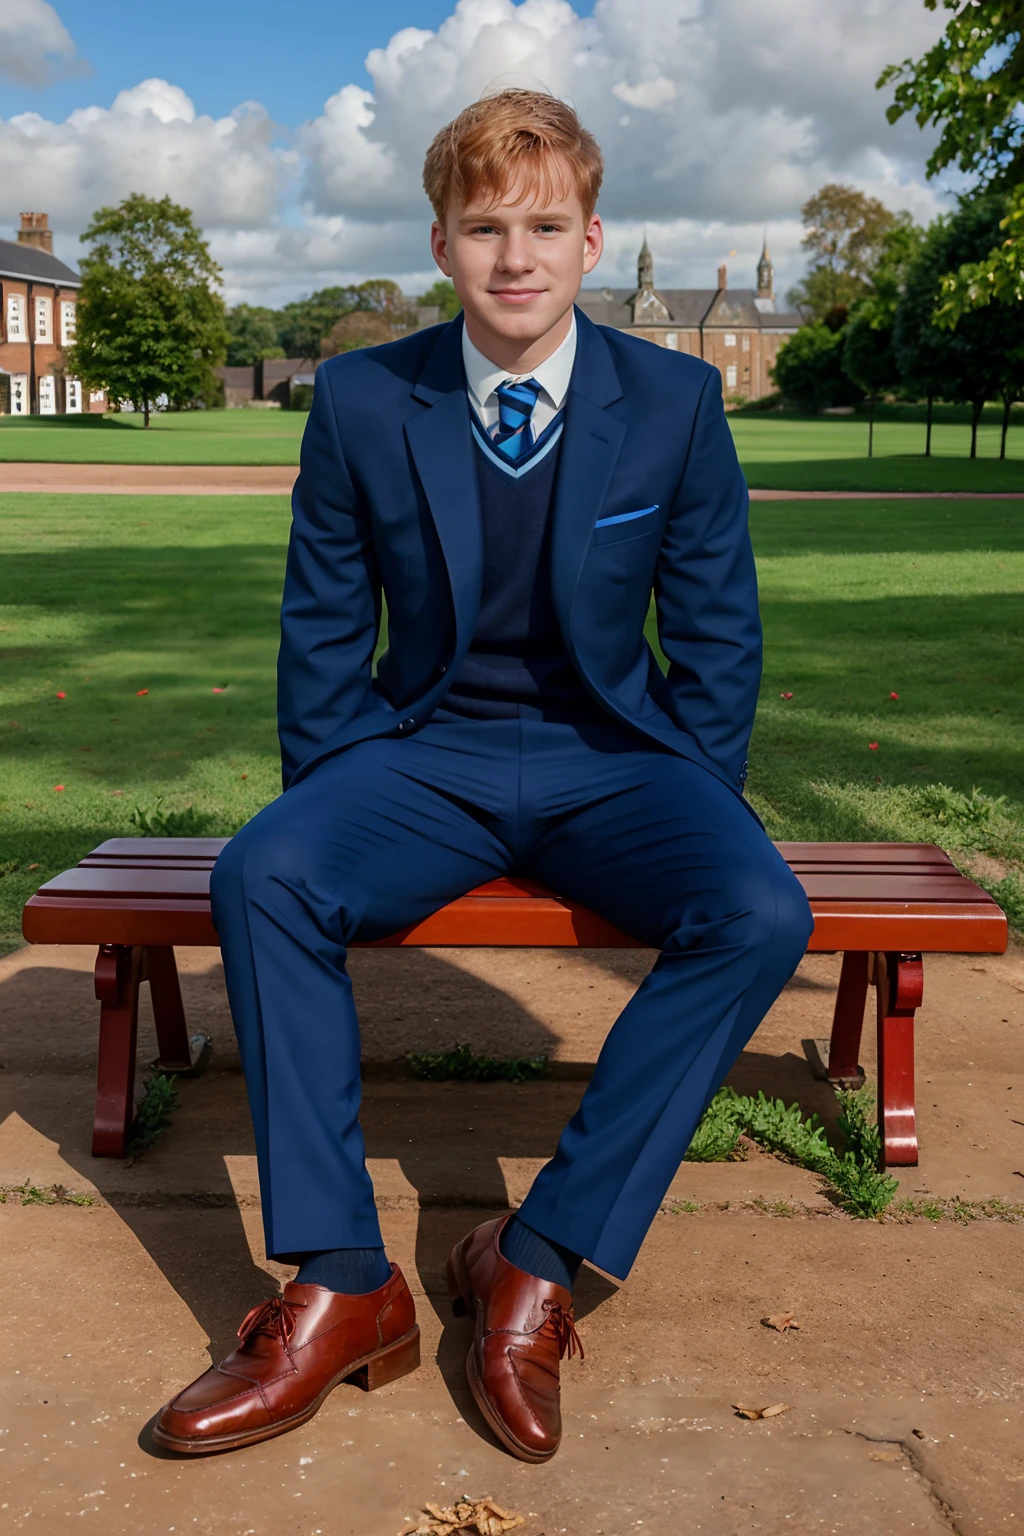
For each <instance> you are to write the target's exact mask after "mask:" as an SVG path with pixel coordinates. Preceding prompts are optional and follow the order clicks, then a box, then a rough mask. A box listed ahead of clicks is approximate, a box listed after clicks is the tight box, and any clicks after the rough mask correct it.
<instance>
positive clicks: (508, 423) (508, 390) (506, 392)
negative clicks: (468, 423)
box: [491, 379, 541, 463]
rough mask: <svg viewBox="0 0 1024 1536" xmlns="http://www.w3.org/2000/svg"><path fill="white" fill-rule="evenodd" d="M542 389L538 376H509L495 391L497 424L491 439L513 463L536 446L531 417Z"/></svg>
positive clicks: (499, 450)
mask: <svg viewBox="0 0 1024 1536" xmlns="http://www.w3.org/2000/svg"><path fill="white" fill-rule="evenodd" d="M540 389H541V387H540V385H539V384H538V383H537V380H536V379H506V380H505V381H504V383H503V384H499V385H498V387H497V389H496V390H495V394H496V395H497V397H498V427H497V431H496V432H495V434H494V436H493V437H492V439H491V441H492V442H493V444H494V446H495V448H497V450H498V452H499V453H503V454H504V455H505V457H506V459H511V460H512V462H513V463H515V461H516V459H518V458H521V457H522V455H523V454H524V453H527V452H529V450H530V449H531V448H532V447H533V428H532V427H531V425H530V417H531V416H532V415H533V408H534V406H535V405H536V404H537V396H538V395H539V394H540Z"/></svg>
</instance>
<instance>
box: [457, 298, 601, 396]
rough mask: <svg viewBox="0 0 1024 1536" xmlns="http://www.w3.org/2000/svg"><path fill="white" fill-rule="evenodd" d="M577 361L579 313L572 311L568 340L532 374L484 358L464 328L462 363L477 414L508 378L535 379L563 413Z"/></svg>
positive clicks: (464, 327) (538, 365) (539, 364)
mask: <svg viewBox="0 0 1024 1536" xmlns="http://www.w3.org/2000/svg"><path fill="white" fill-rule="evenodd" d="M575 360H576V312H575V310H574V311H573V316H572V324H571V325H570V327H569V334H568V336H566V338H565V340H564V341H563V342H562V343H561V344H560V345H559V346H558V347H556V348H555V350H554V352H552V354H551V356H550V357H546V358H545V359H544V361H543V362H542V363H538V364H537V367H536V368H534V370H533V372H532V373H529V374H525V373H513V374H510V373H509V372H508V371H507V370H506V369H504V368H499V367H497V365H496V364H495V363H492V362H491V360H490V358H489V357H485V356H484V354H483V353H482V352H481V351H480V348H479V347H478V346H476V345H475V344H474V343H473V342H472V341H470V339H469V331H468V330H467V328H466V326H465V324H463V327H462V361H463V363H464V364H465V367H466V382H467V384H468V385H469V393H470V396H471V397H472V401H473V404H474V406H475V407H476V409H477V411H478V412H479V411H480V410H482V409H483V407H484V406H486V404H487V401H488V399H489V398H490V396H491V395H493V394H494V391H495V390H496V389H497V387H498V385H499V384H501V383H503V382H504V380H505V379H509V378H513V379H525V378H531V379H536V381H537V383H538V384H539V385H540V387H541V389H542V390H543V392H544V394H545V395H546V396H547V397H548V400H549V402H550V403H551V405H552V406H553V407H554V409H555V410H556V411H558V410H561V408H562V405H563V404H564V402H565V397H566V395H567V394H568V393H569V379H570V377H571V375H572V365H573V363H574V362H575Z"/></svg>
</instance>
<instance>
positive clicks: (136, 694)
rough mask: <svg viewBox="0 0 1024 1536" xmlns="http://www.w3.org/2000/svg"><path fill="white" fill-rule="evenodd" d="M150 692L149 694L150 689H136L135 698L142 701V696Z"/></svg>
mask: <svg viewBox="0 0 1024 1536" xmlns="http://www.w3.org/2000/svg"><path fill="white" fill-rule="evenodd" d="M148 692H149V689H148V688H136V690H135V697H136V698H137V699H141V698H142V695H143V694H144V693H148Z"/></svg>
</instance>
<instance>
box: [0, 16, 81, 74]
mask: <svg viewBox="0 0 1024 1536" xmlns="http://www.w3.org/2000/svg"><path fill="white" fill-rule="evenodd" d="M82 67H83V66H82V62H81V60H80V59H79V57H78V50H77V48H76V47H75V44H74V42H73V40H72V38H71V34H70V33H69V32H68V30H67V28H66V27H65V25H64V23H63V22H62V21H61V19H60V17H59V16H58V15H57V12H56V11H55V10H54V8H53V6H52V5H47V4H46V0H2V4H0V78H3V79H5V80H10V81H11V82H13V84H15V85H34V86H42V85H47V84H48V83H49V82H50V81H51V80H53V79H56V78H57V77H58V76H59V75H66V74H71V73H75V72H77V71H78V70H80V69H81V68H82Z"/></svg>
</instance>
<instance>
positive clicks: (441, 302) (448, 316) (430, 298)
mask: <svg viewBox="0 0 1024 1536" xmlns="http://www.w3.org/2000/svg"><path fill="white" fill-rule="evenodd" d="M416 302H417V304H422V305H424V306H429V307H430V308H431V309H434V308H436V309H439V310H440V311H441V319H442V320H454V319H455V316H456V315H457V314H458V313H459V310H460V309H461V308H462V305H461V304H460V303H459V297H458V294H457V293H456V292H455V284H454V283H453V282H452V280H451V278H450V277H439V278H438V280H437V282H436V283H431V285H430V287H429V288H428V289H427V291H426V293H421V294H420V296H419V298H418V299H417V300H416Z"/></svg>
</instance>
